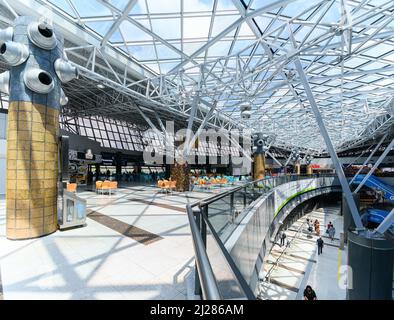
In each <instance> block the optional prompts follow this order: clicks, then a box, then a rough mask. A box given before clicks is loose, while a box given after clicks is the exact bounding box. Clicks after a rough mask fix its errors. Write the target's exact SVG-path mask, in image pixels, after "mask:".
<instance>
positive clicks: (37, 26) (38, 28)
mask: <svg viewBox="0 0 394 320" xmlns="http://www.w3.org/2000/svg"><path fill="white" fill-rule="evenodd" d="M27 35H28V36H29V39H30V41H31V42H33V43H34V44H35V45H36V46H37V47H40V48H42V49H44V50H52V49H53V48H55V47H56V36H55V33H54V32H53V28H52V26H51V25H50V24H48V23H45V22H40V23H39V22H37V21H34V22H32V23H30V24H29V26H28V27H27Z"/></svg>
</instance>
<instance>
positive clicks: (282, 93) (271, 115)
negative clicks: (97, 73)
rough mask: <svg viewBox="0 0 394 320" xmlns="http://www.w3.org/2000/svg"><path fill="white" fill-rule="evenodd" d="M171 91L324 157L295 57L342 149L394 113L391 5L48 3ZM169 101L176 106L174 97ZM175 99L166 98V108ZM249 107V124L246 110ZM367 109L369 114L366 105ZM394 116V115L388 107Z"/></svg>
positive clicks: (217, 0) (260, 0)
mask: <svg viewBox="0 0 394 320" xmlns="http://www.w3.org/2000/svg"><path fill="white" fill-rule="evenodd" d="M40 3H44V5H46V6H49V7H51V8H52V10H55V11H57V12H58V13H61V14H62V15H63V16H65V17H67V18H68V19H71V20H72V21H74V22H75V23H76V24H78V25H80V26H82V27H83V28H85V30H87V31H88V32H91V33H93V34H95V35H96V36H97V37H98V38H99V39H101V45H102V46H110V47H113V48H116V49H117V50H121V52H123V53H124V54H125V55H127V56H129V57H130V59H132V60H133V61H137V62H138V63H140V64H141V65H143V66H144V67H146V68H148V69H149V70H151V71H152V72H153V74H156V76H154V77H153V78H151V80H152V82H151V83H153V82H154V79H155V78H157V79H159V78H163V77H164V78H165V79H166V80H168V81H167V83H168V88H167V89H168V91H167V94H168V95H169V96H170V97H171V99H173V101H174V103H175V104H176V103H180V102H179V101H181V99H182V97H183V99H184V96H185V95H188V96H190V94H192V93H193V92H196V90H197V91H199V92H200V98H201V99H203V100H204V101H205V103H208V104H211V105H212V104H213V103H214V102H216V103H217V107H216V109H217V111H220V112H221V113H223V114H225V115H226V116H228V117H230V118H231V119H232V120H235V121H238V122H239V123H242V124H244V125H246V126H248V127H252V128H253V129H254V130H255V131H258V132H266V133H268V134H272V135H273V136H275V137H276V139H277V141H282V142H288V143H290V144H292V145H294V146H297V145H298V146H303V147H307V148H311V149H313V150H323V149H324V148H325V145H324V143H323V141H322V139H321V137H320V134H319V130H318V128H317V126H316V123H315V120H314V117H313V114H312V113H311V110H310V105H309V101H308V99H307V97H306V94H305V91H304V86H303V84H302V82H301V80H300V77H299V75H298V73H297V71H296V69H295V66H294V63H293V57H294V56H295V55H297V56H299V58H300V60H301V63H302V66H303V69H304V72H305V74H306V76H307V79H308V82H309V85H310V87H311V89H312V92H313V94H314V97H315V100H316V102H317V104H318V107H319V110H320V112H321V113H322V116H323V118H324V121H325V123H326V125H327V129H328V131H329V134H330V137H331V139H332V140H333V143H334V145H335V146H337V147H338V146H340V145H342V144H344V143H346V142H347V141H351V140H352V139H355V138H357V137H358V135H359V133H360V132H363V131H364V129H365V128H366V127H367V126H368V125H369V124H370V123H371V121H373V120H374V119H375V118H376V117H378V116H380V115H382V114H386V113H388V112H391V109H390V110H388V105H389V106H391V104H390V103H389V102H390V101H391V98H392V92H393V89H394V80H392V79H393V74H394V67H393V65H392V64H393V61H394V39H393V38H394V32H393V31H394V21H393V20H394V14H393V10H394V2H393V1H390V0H329V1H327V0H324V1H323V0H282V1H278V0H166V1H158V0H130V1H129V0H88V1H77V0H45V1H40ZM169 99H170V98H169ZM167 101H168V100H167ZM245 104H247V105H250V106H251V109H252V116H251V118H250V120H247V121H244V120H242V118H241V113H240V106H242V105H245ZM366 106H367V107H366ZM389 108H391V107H389Z"/></svg>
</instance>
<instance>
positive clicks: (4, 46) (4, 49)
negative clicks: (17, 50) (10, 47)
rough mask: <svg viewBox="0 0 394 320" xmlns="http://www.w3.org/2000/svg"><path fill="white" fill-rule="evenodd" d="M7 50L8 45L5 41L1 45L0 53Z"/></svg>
mask: <svg viewBox="0 0 394 320" xmlns="http://www.w3.org/2000/svg"><path fill="white" fill-rule="evenodd" d="M6 50H7V45H6V44H5V43H3V44H2V45H1V47H0V53H1V54H4V52H6Z"/></svg>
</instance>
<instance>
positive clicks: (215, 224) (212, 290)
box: [187, 175, 318, 300]
mask: <svg viewBox="0 0 394 320" xmlns="http://www.w3.org/2000/svg"><path fill="white" fill-rule="evenodd" d="M315 177H318V176H317V175H283V176H277V177H269V178H264V179H261V180H256V181H252V182H247V183H245V184H243V185H239V186H236V187H234V188H232V189H230V190H227V191H225V192H222V193H220V194H215V195H213V196H212V197H209V198H207V199H204V200H202V201H199V202H196V203H193V204H189V205H187V213H188V217H189V222H190V227H191V232H192V237H193V244H194V249H195V256H196V267H197V268H196V283H195V284H196V294H201V295H202V297H203V298H204V299H208V300H211V299H256V297H255V295H254V293H253V292H252V290H251V289H250V287H249V285H248V284H247V283H246V281H245V279H244V278H243V277H242V275H241V273H240V271H239V269H238V268H237V266H236V265H235V263H234V261H233V259H232V258H231V256H230V254H229V253H228V252H227V250H226V249H225V246H224V243H225V241H226V240H227V239H228V238H229V236H230V235H231V234H232V232H233V231H234V230H235V229H236V227H237V226H238V225H239V223H240V222H241V220H242V219H243V216H244V215H245V214H247V211H246V210H245V209H246V208H247V207H249V206H250V205H251V204H252V202H253V201H255V200H256V199H258V198H259V197H261V196H262V195H264V194H268V193H269V192H270V191H271V190H272V189H273V188H275V187H276V186H279V185H281V184H284V183H288V182H290V181H296V180H300V179H309V178H315Z"/></svg>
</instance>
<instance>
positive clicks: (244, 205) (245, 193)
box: [244, 187, 246, 209]
mask: <svg viewBox="0 0 394 320" xmlns="http://www.w3.org/2000/svg"><path fill="white" fill-rule="evenodd" d="M245 208H246V187H245V188H244V209H245Z"/></svg>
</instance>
